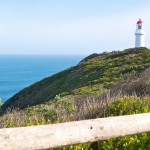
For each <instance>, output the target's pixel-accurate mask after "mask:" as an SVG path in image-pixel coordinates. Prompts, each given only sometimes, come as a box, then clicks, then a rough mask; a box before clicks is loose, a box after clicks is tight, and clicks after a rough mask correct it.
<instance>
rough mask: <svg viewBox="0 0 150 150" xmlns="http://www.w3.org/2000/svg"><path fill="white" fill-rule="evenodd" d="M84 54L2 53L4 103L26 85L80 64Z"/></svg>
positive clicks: (0, 77)
mask: <svg viewBox="0 0 150 150" xmlns="http://www.w3.org/2000/svg"><path fill="white" fill-rule="evenodd" d="M84 57H85V56H83V55H47V56H46V55H41V56H40V55H0V98H1V99H2V101H3V103H4V102H5V101H6V100H8V99H9V98H10V97H12V96H13V95H14V94H15V93H17V92H19V91H20V90H22V89H23V88H25V87H28V86H29V85H31V84H33V83H35V82H37V81H40V80H41V79H43V78H45V77H48V76H51V75H53V74H55V73H58V72H60V71H62V70H64V69H67V68H69V67H71V66H74V65H76V64H78V63H79V62H80V61H81V60H82V59H83V58H84Z"/></svg>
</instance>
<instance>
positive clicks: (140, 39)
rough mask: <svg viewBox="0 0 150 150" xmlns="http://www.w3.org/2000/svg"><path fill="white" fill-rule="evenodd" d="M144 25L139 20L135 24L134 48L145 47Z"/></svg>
mask: <svg viewBox="0 0 150 150" xmlns="http://www.w3.org/2000/svg"><path fill="white" fill-rule="evenodd" d="M144 34H145V31H144V24H143V21H142V20H141V19H139V21H138V22H137V24H136V31H135V47H145V39H144Z"/></svg>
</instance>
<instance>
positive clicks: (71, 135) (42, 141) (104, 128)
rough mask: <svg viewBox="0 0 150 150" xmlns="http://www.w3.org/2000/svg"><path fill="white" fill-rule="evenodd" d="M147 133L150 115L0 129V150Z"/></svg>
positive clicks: (50, 145)
mask: <svg viewBox="0 0 150 150" xmlns="http://www.w3.org/2000/svg"><path fill="white" fill-rule="evenodd" d="M142 132H150V113H144V114H136V115H126V116H118V117H108V118H100V119H92V120H83V121H75V122H69V123H60V124H52V125H41V126H32V127H20V128H4V129H0V150H33V149H34V150H35V149H36V150H37V149H38V150H39V149H42V150H44V149H48V148H55V147H61V146H66V145H72V144H79V143H86V142H94V141H99V140H106V139H110V138H115V137H121V136H125V135H133V134H138V133H142Z"/></svg>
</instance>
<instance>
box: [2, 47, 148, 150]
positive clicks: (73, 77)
mask: <svg viewBox="0 0 150 150" xmlns="http://www.w3.org/2000/svg"><path fill="white" fill-rule="evenodd" d="M42 88H43V89H42ZM36 94H37V95H36ZM46 96H48V98H46ZM36 98H37V99H36ZM40 98H41V99H40ZM45 102H46V103H45ZM36 104H38V105H36ZM11 105H12V106H15V105H17V106H18V107H20V108H25V109H21V110H20V109H19V108H18V109H12V108H10V109H7V110H6V112H5V113H4V114H3V115H2V116H1V117H0V128H10V127H23V126H32V125H42V124H53V123H60V122H69V121H75V120H84V119H94V118H102V117H109V116H119V115H128V114H137V113H146V112H150V50H149V49H146V48H136V49H127V50H124V51H121V52H119V51H117V52H110V53H106V52H105V53H102V54H93V55H90V56H89V57H87V58H85V59H84V60H82V61H81V62H80V63H79V64H78V65H77V66H75V67H72V68H70V69H67V70H65V71H62V72H60V73H58V74H56V75H53V76H52V77H49V78H46V79H44V80H42V81H40V82H38V83H35V84H34V85H32V86H30V87H28V88H26V89H24V90H22V91H21V92H19V93H18V94H16V95H15V96H14V97H12V98H11V99H10V100H9V101H8V102H7V103H6V104H4V105H2V108H3V109H4V110H5V109H6V108H8V106H11ZM28 105H29V106H30V105H31V106H30V107H26V106H28ZM95 145H96V146H97V147H98V149H99V150H120V149H123V150H126V149H129V150H149V149H150V133H142V134H138V135H133V136H126V137H121V138H115V139H110V140H106V141H100V142H96V143H86V144H80V145H75V146H69V147H63V148H57V149H56V150H81V149H82V150H94V146H95Z"/></svg>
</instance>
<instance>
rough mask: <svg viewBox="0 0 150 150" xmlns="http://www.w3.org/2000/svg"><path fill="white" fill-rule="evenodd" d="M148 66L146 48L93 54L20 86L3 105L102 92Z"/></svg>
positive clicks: (149, 63) (149, 64) (21, 106)
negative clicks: (61, 69)
mask: <svg viewBox="0 0 150 150" xmlns="http://www.w3.org/2000/svg"><path fill="white" fill-rule="evenodd" d="M149 66H150V50H149V49H147V48H132V49H126V50H124V51H114V52H110V53H107V52H104V53H102V54H92V55H91V56H88V57H87V58H85V59H84V60H82V61H81V62H80V63H79V64H78V65H77V66H74V67H72V68H69V69H67V70H64V71H62V72H60V73H57V74H55V75H53V76H51V77H48V78H45V79H43V80H42V81H39V82H37V83H35V84H33V85H31V86H30V87H27V88H25V89H23V90H22V91H20V92H19V93H18V94H16V95H14V96H13V97H12V98H10V99H9V100H8V101H7V102H6V103H5V104H4V105H3V106H2V108H3V110H5V109H6V108H8V107H18V108H25V107H28V106H33V105H36V104H41V103H45V102H48V101H50V100H52V99H54V97H55V96H56V95H58V94H60V95H61V97H62V96H66V95H68V96H69V95H71V96H73V95H87V94H90V95H91V94H95V93H97V92H98V93H104V92H105V91H107V89H108V88H109V87H110V86H112V85H114V84H115V83H116V81H118V80H119V79H122V78H123V77H124V76H127V75H128V74H129V73H131V72H133V71H134V72H135V73H137V74H138V73H140V72H141V71H143V70H144V69H146V68H148V67H149Z"/></svg>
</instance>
